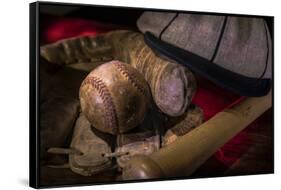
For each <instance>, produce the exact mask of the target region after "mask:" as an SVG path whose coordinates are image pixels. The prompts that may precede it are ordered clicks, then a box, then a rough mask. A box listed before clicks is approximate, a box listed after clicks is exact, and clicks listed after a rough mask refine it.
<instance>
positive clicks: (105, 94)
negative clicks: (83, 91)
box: [83, 76, 120, 133]
mask: <svg viewBox="0 0 281 190" xmlns="http://www.w3.org/2000/svg"><path fill="white" fill-rule="evenodd" d="M83 83H84V84H83V85H85V84H89V83H90V84H92V85H93V87H94V88H95V89H96V90H97V92H98V93H99V95H100V97H101V99H102V101H103V103H104V107H105V117H106V118H107V120H106V121H109V123H108V124H109V128H110V129H113V132H116V131H117V133H120V131H119V127H118V122H117V115H116V109H115V105H114V103H113V100H112V97H111V95H110V92H109V90H108V89H107V87H106V85H105V84H104V82H103V81H102V80H101V79H100V78H98V77H95V76H92V77H89V78H87V79H86V80H85V81H84V82H83Z"/></svg>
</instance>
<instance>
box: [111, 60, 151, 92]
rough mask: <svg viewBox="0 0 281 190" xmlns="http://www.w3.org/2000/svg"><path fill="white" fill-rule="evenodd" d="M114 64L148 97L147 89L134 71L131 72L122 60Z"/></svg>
mask: <svg viewBox="0 0 281 190" xmlns="http://www.w3.org/2000/svg"><path fill="white" fill-rule="evenodd" d="M114 65H115V66H116V68H117V69H118V70H119V71H120V72H121V74H122V75H123V76H125V77H126V78H127V79H128V80H129V81H130V82H131V83H132V84H133V86H134V87H135V88H136V89H138V90H139V91H140V92H141V93H142V94H143V95H144V96H145V97H148V94H147V91H146V90H145V88H144V87H143V86H142V85H141V83H140V81H139V80H138V78H137V77H136V76H135V75H134V74H133V73H129V72H128V69H127V68H126V67H125V66H124V65H123V64H122V63H120V62H114Z"/></svg>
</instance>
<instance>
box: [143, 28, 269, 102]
mask: <svg viewBox="0 0 281 190" xmlns="http://www.w3.org/2000/svg"><path fill="white" fill-rule="evenodd" d="M144 40H145V42H146V44H147V45H148V46H149V47H150V48H151V49H152V50H154V51H156V52H157V53H159V54H163V55H165V56H166V57H168V58H169V59H172V60H174V61H176V62H177V63H179V64H182V65H184V66H186V67H188V68H189V69H190V70H191V71H193V72H194V73H197V74H199V75H201V76H202V77H205V78H207V79H208V80H210V81H212V82H214V83H215V84H217V85H219V86H221V87H223V88H225V89H228V90H230V91H232V92H234V93H237V94H239V95H241V96H249V97H254V96H255V97H258V96H264V95H266V94H267V93H268V92H269V91H270V88H271V79H263V78H252V77H246V76H244V75H240V74H237V73H234V72H232V71H230V70H227V69H225V68H223V67H220V66H218V65H216V64H214V63H212V62H210V61H209V60H207V59H205V58H203V57H200V56H198V55H196V54H194V53H191V52H189V51H186V50H184V49H181V48H178V47H176V46H174V45H171V44H169V43H166V42H164V41H162V40H159V39H158V38H156V37H155V36H154V35H153V34H151V33H150V32H146V33H145V34H144Z"/></svg>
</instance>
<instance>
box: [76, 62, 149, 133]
mask: <svg viewBox="0 0 281 190" xmlns="http://www.w3.org/2000/svg"><path fill="white" fill-rule="evenodd" d="M79 96H80V104H81V109H82V112H83V113H84V114H85V116H86V118H87V119H88V120H89V121H90V122H91V124H92V125H93V127H95V128H96V129H98V130H100V131H102V132H106V133H110V134H120V133H124V132H126V131H129V130H130V129H132V128H134V127H136V126H137V125H139V124H140V123H141V122H142V121H143V119H144V117H145V114H146V112H147V110H148V108H149V105H150V99H151V98H150V97H151V95H150V91H149V86H148V84H147V82H146V81H145V79H144V77H143V76H142V75H141V74H140V73H139V72H138V71H137V70H136V69H134V68H133V67H132V66H130V65H128V64H126V63H122V62H119V61H111V62H108V63H105V64H103V65H100V66H98V67H97V68H96V69H94V70H93V71H92V72H90V74H89V75H88V76H87V77H86V78H85V80H84V81H83V82H82V84H81V87H80V92H79Z"/></svg>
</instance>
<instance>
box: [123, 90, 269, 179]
mask: <svg viewBox="0 0 281 190" xmlns="http://www.w3.org/2000/svg"><path fill="white" fill-rule="evenodd" d="M271 106H272V94H271V92H270V93H269V94H268V95H266V96H263V97H255V98H246V99H245V100H243V101H242V102H240V103H238V104H237V105H235V106H233V107H231V108H227V109H225V110H224V111H222V112H220V113H218V114H216V115H215V116H214V117H213V118H211V119H210V120H208V121H207V122H205V123H203V124H202V125H200V126H199V127H197V128H195V129H194V130H192V131H191V132H189V133H187V134H186V135H184V136H182V137H181V138H179V139H178V140H176V141H175V142H173V143H171V144H170V145H169V146H167V147H164V148H162V149H160V150H159V151H157V152H155V153H152V154H151V155H149V156H136V157H134V158H132V159H131V160H130V161H129V162H128V164H127V165H126V166H125V167H124V169H123V174H122V175H123V176H122V177H123V179H124V180H128V179H129V180H131V179H156V178H164V177H179V176H181V177H182V176H188V175H190V174H192V173H193V172H194V171H195V170H196V169H197V168H198V167H199V166H200V165H202V164H203V163H204V162H205V161H206V160H207V159H208V158H209V157H210V156H212V155H213V154H214V153H215V152H216V151H217V149H219V148H220V147H221V146H223V145H224V144H225V143H226V142H228V141H229V140H230V139H231V138H232V137H234V136H235V135H236V134H237V133H239V132H240V131H241V130H243V129H244V128H246V127H247V126H248V125H249V124H250V123H251V122H253V121H254V120H256V119H257V118H258V117H259V116H260V115H262V114H263V113H264V112H265V111H266V110H268V109H269V108H270V107H271Z"/></svg>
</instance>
